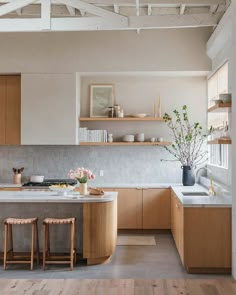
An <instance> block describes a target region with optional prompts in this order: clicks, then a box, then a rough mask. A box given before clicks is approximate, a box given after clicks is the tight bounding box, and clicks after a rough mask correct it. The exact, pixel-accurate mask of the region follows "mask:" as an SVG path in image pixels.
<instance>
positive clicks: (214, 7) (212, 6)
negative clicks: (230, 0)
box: [210, 4, 219, 13]
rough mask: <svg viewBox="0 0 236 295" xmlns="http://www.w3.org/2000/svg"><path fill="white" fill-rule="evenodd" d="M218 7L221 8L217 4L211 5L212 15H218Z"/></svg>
mask: <svg viewBox="0 0 236 295" xmlns="http://www.w3.org/2000/svg"><path fill="white" fill-rule="evenodd" d="M218 7H219V5H217V4H215V5H211V6H210V13H216V12H217V9H218Z"/></svg>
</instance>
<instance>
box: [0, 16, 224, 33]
mask: <svg viewBox="0 0 236 295" xmlns="http://www.w3.org/2000/svg"><path fill="white" fill-rule="evenodd" d="M218 17H219V16H218V15H217V14H213V15H207V14H202V15H186V14H185V15H181V16H180V15H171V16H170V15H159V16H133V17H128V20H129V23H122V22H120V21H119V20H116V21H113V22H111V21H109V20H106V19H104V18H101V17H73V18H69V17H67V18H63V17H61V18H52V19H51V31H96V30H137V29H158V28H192V27H199V26H215V25H216V24H217V20H218ZM40 31H42V22H41V19H35V18H33V19H29V18H28V19H27V18H24V19H7V18H4V19H0V32H40Z"/></svg>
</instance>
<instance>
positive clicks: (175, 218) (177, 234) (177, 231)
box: [171, 191, 184, 262]
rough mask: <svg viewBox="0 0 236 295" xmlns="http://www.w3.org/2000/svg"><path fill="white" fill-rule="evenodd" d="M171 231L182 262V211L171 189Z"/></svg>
mask: <svg viewBox="0 0 236 295" xmlns="http://www.w3.org/2000/svg"><path fill="white" fill-rule="evenodd" d="M171 231H172V235H173V238H174V240H175V245H176V248H177V250H178V252H179V255H180V258H181V260H182V262H183V261H184V211H183V206H182V204H181V202H180V201H179V200H178V198H177V197H176V196H175V193H174V192H173V191H171Z"/></svg>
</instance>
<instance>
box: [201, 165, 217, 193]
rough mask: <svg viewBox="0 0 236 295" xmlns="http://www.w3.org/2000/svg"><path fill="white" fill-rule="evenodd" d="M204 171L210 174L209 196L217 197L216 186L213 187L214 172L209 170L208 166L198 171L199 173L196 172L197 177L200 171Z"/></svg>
mask: <svg viewBox="0 0 236 295" xmlns="http://www.w3.org/2000/svg"><path fill="white" fill-rule="evenodd" d="M202 169H204V170H206V171H207V172H209V174H210V186H209V188H208V194H209V196H215V195H216V191H215V189H214V186H213V180H212V176H211V174H212V171H211V170H210V169H209V168H207V165H205V166H203V167H201V168H200V169H198V171H197V172H196V176H197V175H198V173H199V171H201V170H202Z"/></svg>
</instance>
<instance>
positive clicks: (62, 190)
mask: <svg viewBox="0 0 236 295" xmlns="http://www.w3.org/2000/svg"><path fill="white" fill-rule="evenodd" d="M49 189H50V190H51V191H53V192H56V193H58V195H61V196H66V195H67V194H68V193H69V192H72V191H73V190H74V189H75V187H74V186H72V185H69V184H67V183H63V184H55V185H51V186H49Z"/></svg>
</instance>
